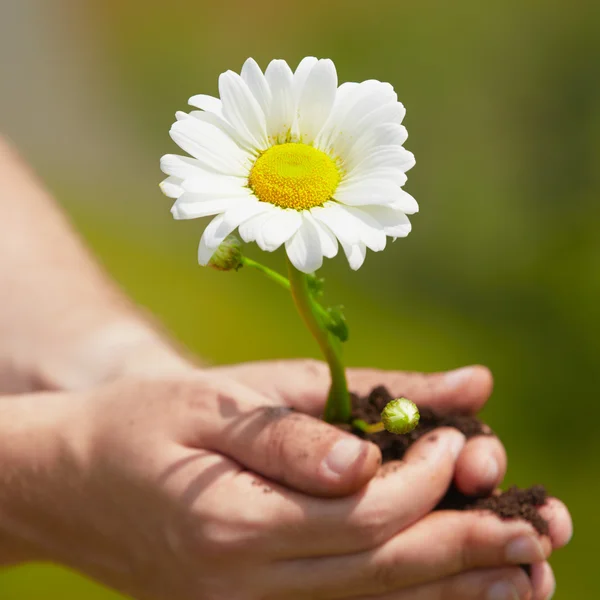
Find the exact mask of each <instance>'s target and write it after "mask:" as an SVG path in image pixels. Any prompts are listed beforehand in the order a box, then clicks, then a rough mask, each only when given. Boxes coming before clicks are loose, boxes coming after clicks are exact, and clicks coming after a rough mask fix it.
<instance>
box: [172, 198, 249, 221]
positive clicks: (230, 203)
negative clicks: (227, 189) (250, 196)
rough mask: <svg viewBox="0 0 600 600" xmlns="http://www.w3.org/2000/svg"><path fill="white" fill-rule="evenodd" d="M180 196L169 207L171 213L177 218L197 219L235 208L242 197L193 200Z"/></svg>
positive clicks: (242, 200)
mask: <svg viewBox="0 0 600 600" xmlns="http://www.w3.org/2000/svg"><path fill="white" fill-rule="evenodd" d="M184 196H185V194H184V195H183V196H182V197H180V198H179V199H178V200H177V201H176V202H175V204H173V206H172V208H171V214H172V215H173V217H174V218H175V219H177V220H180V219H197V218H199V217H209V216H212V215H218V214H221V213H224V212H226V211H228V210H230V209H232V208H235V207H236V206H237V205H238V204H240V203H241V202H244V199H243V198H242V199H240V198H215V199H213V200H200V201H196V202H193V201H191V200H190V199H189V198H187V199H186V198H184Z"/></svg>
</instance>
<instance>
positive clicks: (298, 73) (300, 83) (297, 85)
mask: <svg viewBox="0 0 600 600" xmlns="http://www.w3.org/2000/svg"><path fill="white" fill-rule="evenodd" d="M317 62H318V60H317V59H316V58H315V57H314V56H306V57H305V58H303V59H302V60H301V61H300V63H299V64H298V66H297V67H296V70H295V71H294V80H293V82H292V90H293V93H294V101H295V102H296V103H298V102H299V101H300V95H301V94H302V90H303V88H304V84H305V83H306V78H307V77H308V75H309V73H310V72H311V70H312V68H313V67H314V66H315V65H316V64H317Z"/></svg>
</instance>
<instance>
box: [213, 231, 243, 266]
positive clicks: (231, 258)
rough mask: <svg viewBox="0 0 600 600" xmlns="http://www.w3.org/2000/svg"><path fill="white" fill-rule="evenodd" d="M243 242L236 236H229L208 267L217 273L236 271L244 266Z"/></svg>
mask: <svg viewBox="0 0 600 600" xmlns="http://www.w3.org/2000/svg"><path fill="white" fill-rule="evenodd" d="M242 258H243V256H242V242H241V241H240V239H239V238H238V237H237V236H235V235H229V236H227V237H226V238H225V240H224V241H223V242H222V243H221V245H220V246H219V247H218V248H217V250H216V252H215V253H214V254H213V255H212V258H211V259H210V260H209V261H208V266H209V267H212V268H213V269H217V271H231V270H232V269H235V270H236V271H237V270H238V269H239V268H240V267H241V266H242Z"/></svg>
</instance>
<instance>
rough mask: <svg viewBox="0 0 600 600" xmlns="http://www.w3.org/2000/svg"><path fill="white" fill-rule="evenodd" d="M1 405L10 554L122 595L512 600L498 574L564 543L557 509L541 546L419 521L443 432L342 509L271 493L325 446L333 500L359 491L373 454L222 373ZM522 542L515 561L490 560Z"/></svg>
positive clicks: (442, 448) (540, 593)
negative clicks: (342, 464)
mask: <svg viewBox="0 0 600 600" xmlns="http://www.w3.org/2000/svg"><path fill="white" fill-rule="evenodd" d="M423 395H424V396H425V395H426V394H423ZM413 397H414V394H413ZM307 398H308V396H307ZM418 401H421V400H419V399H418ZM1 408H2V414H1V415H0V416H1V417H2V418H1V419H0V423H3V424H4V425H3V427H4V428H5V429H6V427H5V425H6V424H10V425H9V427H8V429H6V431H2V432H1V433H2V435H1V436H0V454H1V455H2V456H3V457H9V458H10V460H4V467H3V471H2V475H1V477H2V479H3V480H4V481H3V485H0V490H2V491H0V494H1V495H4V496H5V497H4V498H0V506H1V507H2V514H3V516H4V522H2V523H0V529H3V530H4V533H5V535H10V536H11V537H12V538H13V539H15V540H17V541H18V544H19V546H20V547H21V548H22V549H25V548H26V550H27V552H26V554H27V556H26V557H27V558H29V559H47V560H54V561H58V562H61V563H64V564H67V565H70V566H71V567H73V568H76V569H78V570H80V571H82V572H84V573H87V574H88V575H90V576H92V577H94V578H96V579H98V580H100V581H102V582H104V583H106V584H108V585H110V586H112V587H114V588H116V589H119V590H122V591H124V592H126V593H129V594H131V595H133V596H134V597H136V598H141V599H146V598H147V599H155V600H163V599H164V600H167V599H169V600H187V599H188V598H189V599H192V598H193V599H194V600H196V599H197V598H207V599H211V598H215V599H216V598H228V599H233V600H236V599H255V598H256V599H257V598H261V599H271V598H272V599H278V598H291V599H295V598H298V599H304V598H307V599H308V598H313V599H320V598H323V599H325V598H355V597H357V598H361V597H363V598H367V597H368V598H381V599H382V600H383V599H387V598H390V599H391V598H401V599H403V600H405V599H406V600H408V599H410V600H420V599H421V598H423V599H424V598H435V597H440V598H441V597H444V598H449V599H453V598H456V599H458V598H461V599H464V600H468V599H469V598H484V597H485V596H484V593H485V591H486V590H487V589H488V588H489V587H490V586H491V585H493V584H495V583H497V582H498V581H500V580H501V581H512V582H513V583H514V585H515V586H516V588H517V589H518V590H519V591H520V592H521V596H519V597H522V598H525V597H527V596H526V595H525V594H526V593H528V592H529V591H531V585H532V584H531V583H529V581H528V579H527V578H526V577H525V576H524V574H523V572H522V571H521V570H520V569H518V568H514V567H511V566H510V565H514V564H520V563H522V562H537V561H543V559H544V558H545V557H546V556H547V555H548V554H549V552H550V550H551V546H552V545H554V546H559V545H561V544H563V543H564V542H565V541H566V536H567V535H568V531H567V530H566V526H565V523H568V516H567V515H566V513H565V511H564V509H563V508H562V506H561V505H560V504H558V503H553V504H551V505H550V506H549V507H548V509H547V510H548V511H551V512H553V513H554V514H553V517H552V519H551V540H549V539H543V538H539V536H537V535H536V534H535V533H534V532H533V531H532V530H531V527H530V526H529V525H528V524H527V523H524V522H507V523H502V522H500V521H498V520H497V519H496V518H495V517H492V516H486V515H480V514H467V513H464V514H462V513H460V514H459V513H442V512H440V513H436V514H433V515H428V513H429V512H430V510H431V508H432V507H433V506H435V504H436V503H437V501H438V500H439V498H440V497H441V496H442V495H443V494H444V492H445V490H446V489H447V487H448V485H449V483H450V481H451V480H452V477H453V475H454V471H455V467H456V459H457V457H458V455H459V454H460V453H461V452H462V449H463V446H464V438H463V436H462V435H461V434H459V433H458V432H456V431H453V430H440V431H439V432H436V436H435V439H433V437H426V438H423V439H422V440H421V441H420V442H418V443H417V444H415V445H414V446H413V447H412V448H411V450H410V452H409V453H408V455H407V457H406V460H405V462H404V463H403V464H404V466H403V468H401V469H398V470H394V469H393V468H392V469H390V468H388V469H386V470H384V471H383V472H381V473H380V475H381V476H379V477H376V478H374V479H373V480H371V481H369V483H368V485H366V486H365V487H363V489H361V491H359V492H357V493H355V494H354V495H352V496H350V497H346V498H340V499H331V498H329V499H322V498H316V497H311V496H307V495H305V494H301V493H298V492H295V491H292V490H290V489H289V488H287V487H284V486H282V485H280V484H279V483H276V481H279V482H281V481H286V482H289V481H293V482H294V485H296V486H298V487H302V486H304V485H305V484H306V480H307V479H309V478H310V477H311V474H312V475H313V476H314V473H315V472H319V466H320V465H321V463H322V461H323V459H324V457H326V456H327V454H328V452H329V450H330V449H331V448H332V447H334V446H335V444H336V442H339V441H340V440H349V439H352V441H356V442H357V443H358V444H363V445H362V446H361V447H360V450H359V452H357V453H356V454H355V455H356V461H355V462H354V463H353V464H351V465H350V468H349V471H348V472H349V474H348V475H347V476H346V477H344V476H342V477H341V478H340V477H338V478H337V479H335V480H329V483H327V484H326V485H330V486H332V487H335V486H336V485H340V486H342V487H343V486H346V489H350V488H351V487H355V488H356V487H359V486H361V485H362V484H363V483H364V482H365V481H366V480H368V478H369V477H370V476H371V475H372V473H373V472H374V470H375V469H376V468H377V462H378V454H377V451H376V450H375V449H374V447H372V446H371V445H369V444H364V442H360V441H358V440H354V438H351V436H350V437H349V436H348V434H346V433H344V432H341V431H339V430H337V429H335V428H333V427H331V426H330V425H328V424H326V423H323V422H321V421H318V420H316V419H312V418H310V417H309V416H306V415H302V414H300V413H298V412H296V413H289V412H288V411H286V410H285V409H282V408H281V404H280V402H279V401H278V400H276V399H274V398H273V397H272V396H269V395H267V394H261V393H259V392H257V391H255V390H253V389H251V388H249V387H246V386H244V385H242V384H240V383H238V382H235V381H232V380H231V379H230V378H227V377H225V376H224V374H223V373H218V372H212V373H211V372H208V373H198V374H193V375H192V374H190V376H189V377H183V376H182V375H179V376H178V377H176V378H171V379H169V378H164V379H157V380H149V379H145V380H139V379H131V380H123V381H118V382H115V383H113V384H111V385H108V386H105V387H103V388H98V389H94V390H90V391H86V392H78V393H71V394H48V395H45V396H44V397H43V398H40V397H30V396H22V397H15V398H11V399H10V401H8V399H7V400H6V402H2V405H1ZM7 449H8V451H7ZM347 452H349V449H348V447H347ZM248 468H250V469H252V470H251V471H248V470H247V469H248ZM258 473H262V474H263V475H266V476H267V477H269V479H265V478H264V477H262V476H261V475H258ZM320 473H321V475H323V474H324V473H325V474H326V471H324V472H323V471H321V472H320ZM8 481H10V484H8ZM322 481H325V480H322ZM427 515H428V516H427ZM523 535H525V536H526V537H527V539H529V540H530V542H531V543H532V544H533V547H532V549H531V550H530V554H529V555H528V556H522V555H520V556H516V555H513V556H512V557H509V556H506V554H505V550H506V548H507V546H508V544H509V542H511V541H514V540H515V539H516V538H518V537H521V536H523ZM431 540H435V544H431ZM23 551H24V550H23ZM546 569H547V567H546V566H543V563H542V562H540V563H539V566H536V567H535V569H534V581H533V586H534V588H535V589H536V595H535V596H534V597H535V598H536V600H537V599H538V598H539V599H541V598H544V597H545V594H546V592H547V591H548V588H549V587H550V586H551V585H552V581H551V574H549V572H548V571H547V570H546ZM536 578H537V579H536ZM442 594H444V595H442Z"/></svg>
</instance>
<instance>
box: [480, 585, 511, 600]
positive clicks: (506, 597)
mask: <svg viewBox="0 0 600 600" xmlns="http://www.w3.org/2000/svg"><path fill="white" fill-rule="evenodd" d="M486 599H487V600H519V592H518V591H517V588H516V587H515V586H514V585H513V584H512V583H510V582H509V581H498V582H496V583H494V585H492V586H491V587H490V588H489V589H488V592H487V596H486Z"/></svg>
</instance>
